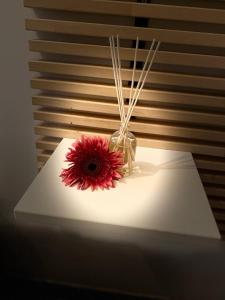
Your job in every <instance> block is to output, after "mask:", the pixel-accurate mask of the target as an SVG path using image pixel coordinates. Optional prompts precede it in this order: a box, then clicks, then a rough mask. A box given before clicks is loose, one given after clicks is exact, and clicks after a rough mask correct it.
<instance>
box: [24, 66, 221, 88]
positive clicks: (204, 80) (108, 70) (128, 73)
mask: <svg viewBox="0 0 225 300" xmlns="http://www.w3.org/2000/svg"><path fill="white" fill-rule="evenodd" d="M29 67H30V71H36V72H43V73H44V72H47V73H53V74H61V75H73V76H74V75H75V76H81V77H93V78H104V79H114V76H113V69H112V67H103V66H97V65H86V64H71V63H61V62H60V63H58V62H51V61H31V62H30V63H29ZM132 73H133V70H132V69H121V75H122V79H123V80H130V81H131V80H132ZM145 74H146V72H144V75H145ZM140 75H141V71H139V70H136V72H135V76H134V80H135V81H138V79H139V77H140ZM148 82H150V83H156V84H165V85H175V86H183V87H185V86H188V87H197V88H202V89H204V88H207V89H215V90H225V78H220V77H209V76H196V75H185V74H179V73H168V72H155V71H151V72H150V73H149V75H148V76H147V78H146V83H148Z"/></svg>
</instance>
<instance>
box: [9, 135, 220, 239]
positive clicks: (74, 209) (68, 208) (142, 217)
mask: <svg viewBox="0 0 225 300" xmlns="http://www.w3.org/2000/svg"><path fill="white" fill-rule="evenodd" d="M72 142H73V140H71V139H63V140H62V142H61V143H60V144H59V145H58V147H57V149H56V150H55V152H54V153H53V155H52V156H51V158H50V159H49V160H48V162H47V163H46V165H45V166H44V168H43V169H42V170H41V172H40V173H39V174H38V176H37V177H36V178H35V180H34V181H33V183H32V184H31V185H30V187H29V188H28V189H27V191H26V193H25V194H24V196H23V197H22V199H21V200H20V201H19V203H18V204H17V206H16V207H15V209H14V213H15V217H21V216H23V218H26V216H28V217H29V219H30V216H32V215H35V216H36V217H37V216H41V217H42V219H43V217H46V218H49V217H54V220H59V221H60V223H61V224H62V223H63V219H64V220H76V221H77V220H79V221H86V222H87V221H88V222H95V223H104V224H111V225H120V226H127V227H134V228H140V229H148V230H156V231H164V232H171V233H178V234H188V235H195V236H202V237H210V238H217V239H219V238H220V234H219V231H218V228H217V225H216V222H215V220H214V217H213V214H212V211H211V209H210V206H209V203H208V199H207V197H206V194H205V191H204V188H203V186H202V183H201V180H200V177H199V174H198V171H197V169H196V166H195V163H194V161H193V158H192V155H191V153H188V152H179V151H170V150H162V149H153V148H144V147H138V148H137V153H136V162H137V166H138V168H139V171H137V172H136V173H135V174H133V175H131V176H129V177H126V178H124V179H123V180H122V181H119V182H118V183H117V186H116V188H114V189H110V190H104V191H102V190H99V191H94V192H92V191H91V190H86V191H79V190H77V189H76V188H71V187H65V186H64V184H63V183H62V182H61V178H60V177H59V174H60V172H61V170H62V168H63V167H66V166H67V163H65V162H64V160H65V154H66V153H67V151H68V148H69V147H70V146H71V144H72Z"/></svg>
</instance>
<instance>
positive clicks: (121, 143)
mask: <svg viewBox="0 0 225 300" xmlns="http://www.w3.org/2000/svg"><path fill="white" fill-rule="evenodd" d="M136 147H137V140H136V137H135V136H134V134H133V133H132V132H130V131H129V130H128V129H126V130H125V131H124V133H123V134H121V128H120V129H119V130H118V131H116V132H114V133H113V134H112V135H111V137H110V144H109V148H110V150H111V151H120V152H122V153H123V157H124V167H123V172H124V176H128V175H130V174H131V173H132V171H133V169H134V163H135V153H136Z"/></svg>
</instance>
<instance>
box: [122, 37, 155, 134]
mask: <svg viewBox="0 0 225 300" xmlns="http://www.w3.org/2000/svg"><path fill="white" fill-rule="evenodd" d="M159 46H160V42H158V43H157V46H156V49H155V50H154V52H153V55H152V58H151V61H150V63H149V66H148V69H147V71H146V73H145V77H144V79H143V81H142V84H141V87H140V88H139V90H138V92H137V95H135V96H136V97H135V98H133V99H132V100H134V101H133V102H132V103H131V105H129V109H128V113H127V116H126V120H125V122H124V123H123V125H124V130H126V127H127V125H128V122H129V120H130V118H131V115H132V113H133V110H134V107H135V105H136V104H137V101H138V97H139V95H140V93H141V91H142V89H143V86H144V84H145V81H146V78H147V76H148V73H149V71H150V69H151V67H152V64H153V61H154V58H155V55H156V53H157V51H158V49H159Z"/></svg>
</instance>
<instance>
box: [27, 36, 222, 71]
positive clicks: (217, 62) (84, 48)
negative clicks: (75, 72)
mask: <svg viewBox="0 0 225 300" xmlns="http://www.w3.org/2000/svg"><path fill="white" fill-rule="evenodd" d="M29 48H30V51H36V52H46V53H55V54H62V55H77V56H84V57H94V58H108V59H111V55H110V49H109V47H108V46H101V45H90V44H77V43H66V42H56V41H45V40H30V41H29ZM147 51H148V50H144V49H139V50H138V54H137V58H138V61H145V59H146V55H147ZM120 57H121V59H122V60H133V59H134V49H132V48H124V47H121V48H120ZM155 63H160V64H169V65H171V64H172V65H182V66H193V67H204V68H206V67H207V68H218V69H225V57H223V56H215V55H202V54H197V53H195V54H191V53H179V52H169V51H158V52H157V55H156V57H155Z"/></svg>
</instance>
